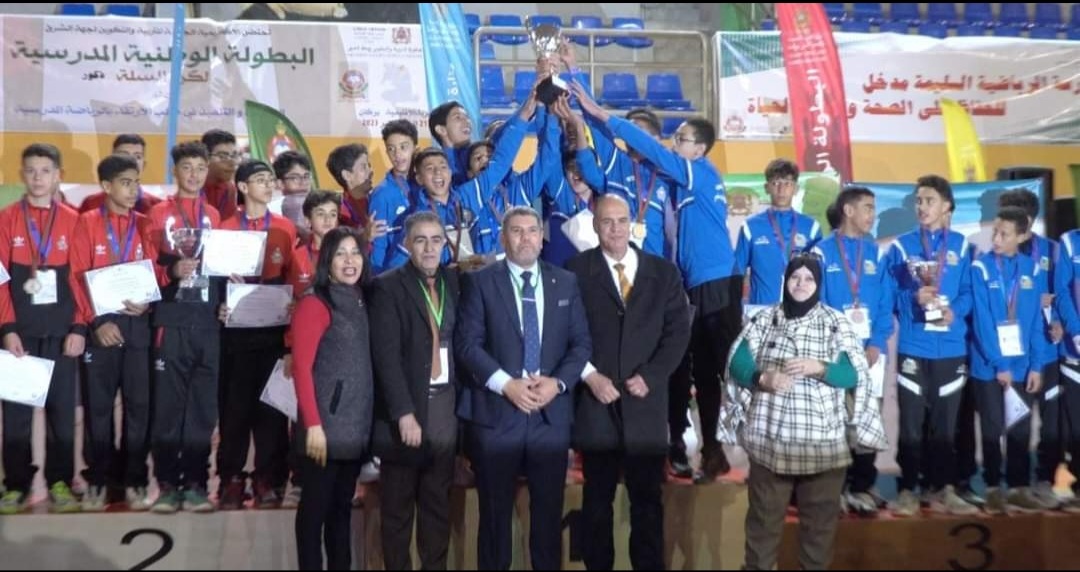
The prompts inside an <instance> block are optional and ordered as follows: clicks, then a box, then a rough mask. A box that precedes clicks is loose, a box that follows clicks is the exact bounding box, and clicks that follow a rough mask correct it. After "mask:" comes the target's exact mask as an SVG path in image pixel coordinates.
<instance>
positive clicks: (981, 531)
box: [949, 522, 994, 570]
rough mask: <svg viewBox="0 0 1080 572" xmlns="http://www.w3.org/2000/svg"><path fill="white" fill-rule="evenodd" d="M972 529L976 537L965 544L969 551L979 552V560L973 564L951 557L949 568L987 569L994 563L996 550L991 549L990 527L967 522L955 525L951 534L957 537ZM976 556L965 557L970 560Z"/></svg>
mask: <svg viewBox="0 0 1080 572" xmlns="http://www.w3.org/2000/svg"><path fill="white" fill-rule="evenodd" d="M968 530H971V531H974V532H975V539H974V540H973V541H971V542H969V543H967V544H965V545H964V548H966V549H967V552H974V553H976V554H979V555H980V556H978V558H979V560H978V561H977V562H976V563H975V564H973V565H970V566H969V565H965V564H961V563H960V561H959V560H957V559H955V558H951V559H949V568H951V569H953V570H986V569H988V568H990V567H991V566H993V564H994V552H993V551H992V550H990V547H989V546H988V544H989V543H990V529H989V528H987V527H986V525H983V524H977V523H974V522H968V523H965V524H961V525H958V526H956V527H954V528H953V529H952V530H951V531H950V532H949V536H952V537H954V538H955V537H957V536H960V535H962V534H964V533H965V532H966V531H968ZM973 559H974V558H965V559H964V560H965V562H969V561H970V560H973Z"/></svg>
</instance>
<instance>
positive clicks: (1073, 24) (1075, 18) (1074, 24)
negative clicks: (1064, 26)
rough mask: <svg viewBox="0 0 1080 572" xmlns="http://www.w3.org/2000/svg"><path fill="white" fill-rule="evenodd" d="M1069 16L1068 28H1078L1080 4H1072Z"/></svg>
mask: <svg viewBox="0 0 1080 572" xmlns="http://www.w3.org/2000/svg"><path fill="white" fill-rule="evenodd" d="M1069 14H1070V16H1069V27H1070V28H1080V4H1073V5H1072V8H1070V9H1069Z"/></svg>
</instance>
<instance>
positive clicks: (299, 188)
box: [273, 151, 312, 238]
mask: <svg viewBox="0 0 1080 572" xmlns="http://www.w3.org/2000/svg"><path fill="white" fill-rule="evenodd" d="M273 167H274V176H275V177H277V180H278V183H279V184H280V185H281V194H282V195H283V198H282V202H281V214H282V215H284V216H285V218H287V219H289V221H290V222H292V223H293V225H294V226H295V227H296V229H297V231H298V233H299V234H300V236H301V237H304V238H306V237H307V235H308V233H309V232H310V229H308V228H307V227H306V226H304V213H303V206H304V198H305V197H307V194H308V193H310V192H311V180H312V179H311V159H309V158H308V157H307V156H305V155H303V154H301V153H297V152H296V151H285V152H284V153H282V154H280V155H278V156H277V158H275V159H274V163H273Z"/></svg>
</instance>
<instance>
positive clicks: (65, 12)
mask: <svg viewBox="0 0 1080 572" xmlns="http://www.w3.org/2000/svg"><path fill="white" fill-rule="evenodd" d="M96 14H97V13H96V12H95V11H94V5H93V4H61V5H60V15H61V16H94V15H96Z"/></svg>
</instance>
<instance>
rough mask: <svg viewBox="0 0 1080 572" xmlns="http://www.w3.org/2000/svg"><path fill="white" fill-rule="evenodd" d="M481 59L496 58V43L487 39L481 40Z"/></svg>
mask: <svg viewBox="0 0 1080 572" xmlns="http://www.w3.org/2000/svg"><path fill="white" fill-rule="evenodd" d="M480 59H482V60H493V59H495V44H493V43H491V42H488V41H486V40H484V41H481V42H480Z"/></svg>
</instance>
